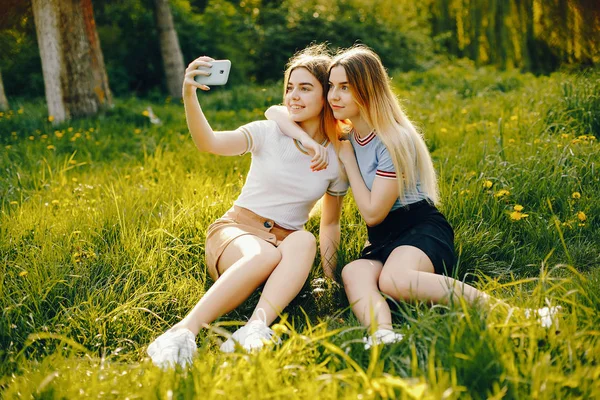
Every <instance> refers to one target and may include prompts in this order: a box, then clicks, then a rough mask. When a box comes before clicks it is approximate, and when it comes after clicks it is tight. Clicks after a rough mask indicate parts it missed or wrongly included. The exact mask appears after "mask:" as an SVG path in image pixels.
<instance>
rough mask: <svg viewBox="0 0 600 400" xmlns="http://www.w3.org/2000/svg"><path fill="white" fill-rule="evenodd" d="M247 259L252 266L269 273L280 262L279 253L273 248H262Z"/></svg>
mask: <svg viewBox="0 0 600 400" xmlns="http://www.w3.org/2000/svg"><path fill="white" fill-rule="evenodd" d="M249 258H250V259H251V261H252V262H253V264H256V265H257V266H258V267H260V268H262V269H264V270H265V271H266V272H269V273H270V272H271V271H273V269H275V267H277V264H279V262H280V261H281V252H280V251H279V250H278V249H277V248H275V247H273V246H264V247H262V248H261V249H260V251H259V252H257V253H255V254H253V255H251V256H250V257H249Z"/></svg>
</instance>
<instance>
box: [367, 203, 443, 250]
mask: <svg viewBox="0 0 600 400" xmlns="http://www.w3.org/2000/svg"><path fill="white" fill-rule="evenodd" d="M436 213H439V211H438V209H437V208H436V207H435V206H434V205H433V204H431V203H430V202H429V200H420V201H418V202H416V203H412V204H408V205H406V206H404V207H400V208H398V209H396V210H394V211H390V212H389V213H388V215H387V216H386V217H385V219H384V220H383V221H381V222H380V223H379V224H377V225H375V226H367V234H368V237H369V242H371V243H381V242H383V241H386V240H387V239H390V238H392V237H395V236H396V235H397V234H398V233H401V232H403V231H405V230H407V229H410V228H411V227H413V226H415V225H416V224H417V223H419V222H422V221H423V220H424V219H425V218H426V217H427V216H429V215H431V214H436Z"/></svg>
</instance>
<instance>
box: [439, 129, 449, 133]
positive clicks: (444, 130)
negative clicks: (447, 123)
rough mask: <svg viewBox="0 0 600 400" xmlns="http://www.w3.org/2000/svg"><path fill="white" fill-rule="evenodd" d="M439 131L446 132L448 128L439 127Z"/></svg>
mask: <svg viewBox="0 0 600 400" xmlns="http://www.w3.org/2000/svg"><path fill="white" fill-rule="evenodd" d="M440 132H442V133H446V132H448V129H446V128H442V129H440Z"/></svg>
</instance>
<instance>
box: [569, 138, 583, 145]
mask: <svg viewBox="0 0 600 400" xmlns="http://www.w3.org/2000/svg"><path fill="white" fill-rule="evenodd" d="M580 142H581V139H573V140H571V144H577V143H580Z"/></svg>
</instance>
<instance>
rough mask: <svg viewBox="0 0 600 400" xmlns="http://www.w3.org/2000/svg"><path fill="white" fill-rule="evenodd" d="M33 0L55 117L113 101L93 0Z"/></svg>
mask: <svg viewBox="0 0 600 400" xmlns="http://www.w3.org/2000/svg"><path fill="white" fill-rule="evenodd" d="M32 5H33V16H34V19H35V25H36V32H37V37H38V44H39V48H40V57H41V59H42V72H43V74H44V86H45V89H46V101H47V102H48V113H49V115H51V116H52V117H53V121H54V123H55V124H58V123H60V122H62V121H64V120H65V119H67V118H70V117H83V116H90V115H94V114H96V113H97V112H98V110H99V109H101V108H106V107H108V106H110V105H112V95H111V93H110V89H109V87H108V78H107V75H106V68H105V66H104V59H103V57H102V51H101V49H100V42H99V40H98V34H97V32H96V25H95V21H94V15H93V10H92V3H91V0H32Z"/></svg>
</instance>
